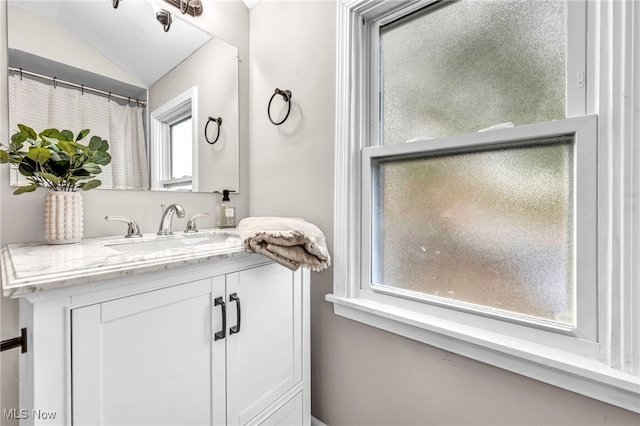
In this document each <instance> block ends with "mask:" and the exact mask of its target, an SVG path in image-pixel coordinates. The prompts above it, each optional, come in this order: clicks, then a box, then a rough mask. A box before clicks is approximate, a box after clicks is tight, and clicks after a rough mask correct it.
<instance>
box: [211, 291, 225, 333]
mask: <svg viewBox="0 0 640 426" xmlns="http://www.w3.org/2000/svg"><path fill="white" fill-rule="evenodd" d="M213 305H214V306H222V330H220V331H218V332H216V334H215V336H214V340H220V339H224V337H225V331H226V330H227V305H226V304H225V303H224V299H223V298H222V297H216V300H214V302H213Z"/></svg>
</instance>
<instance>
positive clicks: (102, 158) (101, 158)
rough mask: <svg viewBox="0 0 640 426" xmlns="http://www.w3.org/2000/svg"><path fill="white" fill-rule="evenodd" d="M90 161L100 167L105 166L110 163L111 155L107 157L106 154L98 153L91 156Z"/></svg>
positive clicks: (107, 154)
mask: <svg viewBox="0 0 640 426" xmlns="http://www.w3.org/2000/svg"><path fill="white" fill-rule="evenodd" d="M90 161H92V162H94V163H96V164H99V165H101V166H106V165H107V164H109V163H110V162H111V155H109V153H108V152H103V151H98V152H96V153H95V154H94V155H93V156H91V158H90Z"/></svg>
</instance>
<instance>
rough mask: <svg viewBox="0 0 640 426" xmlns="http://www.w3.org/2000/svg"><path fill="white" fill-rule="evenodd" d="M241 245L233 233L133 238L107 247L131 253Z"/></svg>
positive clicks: (214, 248) (221, 247)
mask: <svg viewBox="0 0 640 426" xmlns="http://www.w3.org/2000/svg"><path fill="white" fill-rule="evenodd" d="M241 246H242V240H241V239H240V237H239V236H238V235H237V234H232V233H215V234H204V235H202V234H193V235H187V234H176V235H172V236H169V237H165V236H162V237H157V238H152V239H148V238H146V237H143V239H140V240H135V239H131V240H128V241H125V242H118V243H112V244H106V247H109V248H111V249H113V250H117V251H119V252H121V253H129V254H144V253H153V252H158V251H162V250H173V249H187V248H189V247H191V248H194V249H197V250H216V249H225V248H233V247H241Z"/></svg>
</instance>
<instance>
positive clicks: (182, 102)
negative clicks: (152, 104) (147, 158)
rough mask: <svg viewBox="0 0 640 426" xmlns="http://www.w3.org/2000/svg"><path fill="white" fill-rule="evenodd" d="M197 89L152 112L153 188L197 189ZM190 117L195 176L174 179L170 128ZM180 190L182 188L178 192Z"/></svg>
mask: <svg viewBox="0 0 640 426" xmlns="http://www.w3.org/2000/svg"><path fill="white" fill-rule="evenodd" d="M197 105H198V88H197V87H192V88H190V89H188V90H187V91H185V92H184V93H181V94H180V95H178V96H176V97H175V98H173V99H171V100H170V101H169V102H167V103H165V104H164V105H162V106H161V107H159V108H157V109H156V110H154V111H153V112H152V113H151V135H152V138H151V161H152V163H153V166H152V167H151V170H152V173H151V189H153V190H160V191H170V190H175V189H172V187H175V186H181V185H184V184H188V183H191V189H190V190H189V191H192V192H195V191H197V190H198V161H197V158H198V138H197V136H196V135H197V129H198V110H197ZM187 117H191V127H192V128H191V132H192V134H193V145H192V151H191V158H192V168H191V171H192V173H193V174H192V175H191V176H184V177H181V178H175V179H172V178H171V125H172V124H174V123H177V122H179V121H181V120H184V119H185V118H187ZM178 190H180V189H178Z"/></svg>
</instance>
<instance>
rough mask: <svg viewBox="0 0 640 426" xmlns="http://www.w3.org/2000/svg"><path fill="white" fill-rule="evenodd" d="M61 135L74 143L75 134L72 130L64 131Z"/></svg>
mask: <svg viewBox="0 0 640 426" xmlns="http://www.w3.org/2000/svg"><path fill="white" fill-rule="evenodd" d="M60 135H61V136H63V137H64V139H65V140H67V141H70V142H73V132H71V131H70V130H63V131H61V132H60Z"/></svg>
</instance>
